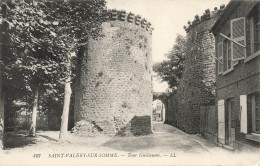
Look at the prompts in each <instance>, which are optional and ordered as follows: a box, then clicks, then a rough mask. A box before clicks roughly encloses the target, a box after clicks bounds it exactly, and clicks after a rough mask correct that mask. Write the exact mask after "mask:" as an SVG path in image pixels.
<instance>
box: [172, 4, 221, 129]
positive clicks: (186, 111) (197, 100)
mask: <svg viewBox="0 0 260 166" xmlns="http://www.w3.org/2000/svg"><path fill="white" fill-rule="evenodd" d="M223 9H224V6H221V9H220V10H217V9H216V8H215V10H214V11H213V12H210V11H209V10H206V11H205V13H204V14H203V16H201V17H200V18H199V16H195V20H194V21H193V22H190V21H189V22H188V24H189V25H188V27H186V26H184V28H185V30H186V32H187V35H186V40H187V41H186V55H185V61H184V70H183V74H182V78H181V81H180V83H179V86H178V88H177V91H176V92H175V94H174V95H173V96H172V97H171V100H173V101H171V102H170V103H171V108H169V109H168V110H169V111H171V112H172V113H168V114H174V115H175V116H173V117H172V118H171V120H172V121H171V122H169V123H172V124H176V126H177V127H178V128H180V129H182V130H184V131H186V132H188V133H199V131H200V106H205V105H214V104H215V79H216V78H215V41H214V36H213V34H211V33H209V30H210V28H211V27H212V25H213V23H214V22H215V21H216V19H217V18H218V17H219V15H220V14H221V12H222V11H223ZM168 119H169V118H168Z"/></svg>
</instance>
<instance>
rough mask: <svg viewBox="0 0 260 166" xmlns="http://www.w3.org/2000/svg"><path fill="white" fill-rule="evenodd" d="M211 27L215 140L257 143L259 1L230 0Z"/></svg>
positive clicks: (259, 119)
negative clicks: (214, 45) (216, 136)
mask: <svg viewBox="0 0 260 166" xmlns="http://www.w3.org/2000/svg"><path fill="white" fill-rule="evenodd" d="M211 31H212V32H213V34H214V36H215V44H216V59H217V60H216V63H217V65H216V76H217V77H216V105H217V113H218V121H217V122H218V142H219V143H220V144H223V145H225V146H227V147H231V148H235V149H245V148H250V149H251V148H252V147H258V148H259V147H260V2H259V1H231V2H230V3H229V4H228V5H227V7H226V8H225V10H224V12H223V14H222V15H221V17H219V18H218V20H217V21H216V22H215V24H214V25H213V27H212V29H211Z"/></svg>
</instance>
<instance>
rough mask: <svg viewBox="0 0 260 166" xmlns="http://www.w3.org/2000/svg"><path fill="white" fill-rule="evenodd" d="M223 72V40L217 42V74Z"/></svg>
mask: <svg viewBox="0 0 260 166" xmlns="http://www.w3.org/2000/svg"><path fill="white" fill-rule="evenodd" d="M222 72H223V42H221V43H219V44H218V74H221V73H222Z"/></svg>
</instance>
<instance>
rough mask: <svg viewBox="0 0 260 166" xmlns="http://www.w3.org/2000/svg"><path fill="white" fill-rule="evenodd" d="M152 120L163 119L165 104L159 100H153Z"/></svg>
mask: <svg viewBox="0 0 260 166" xmlns="http://www.w3.org/2000/svg"><path fill="white" fill-rule="evenodd" d="M153 121H165V106H164V104H163V102H162V101H161V100H155V101H154V102H153Z"/></svg>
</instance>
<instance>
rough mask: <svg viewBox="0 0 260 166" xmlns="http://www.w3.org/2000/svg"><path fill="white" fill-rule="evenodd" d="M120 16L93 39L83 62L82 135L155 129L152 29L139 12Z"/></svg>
mask: <svg viewBox="0 0 260 166" xmlns="http://www.w3.org/2000/svg"><path fill="white" fill-rule="evenodd" d="M116 15H117V16H118V17H117V16H116ZM116 15H115V14H114V15H113V11H112V18H114V19H110V20H109V21H107V22H104V23H103V24H102V36H101V37H99V38H98V40H94V39H90V40H89V43H88V49H87V51H86V52H85V55H84V58H83V59H82V62H81V64H80V73H79V79H78V81H77V83H76V90H75V114H74V116H75V127H74V130H73V131H74V132H76V133H80V134H81V135H85V136H98V135H103V136H115V135H119V136H129V135H146V134H150V133H151V114H152V83H151V72H152V71H151V70H152V68H151V65H152V55H151V44H152V43H151V29H150V26H149V24H148V23H147V22H146V21H145V20H144V19H143V20H141V19H140V17H139V16H136V17H133V14H124V15H125V17H123V18H122V17H121V15H120V12H117V13H116ZM130 15H131V16H132V18H133V19H132V18H129V17H130ZM137 17H138V18H137Z"/></svg>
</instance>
